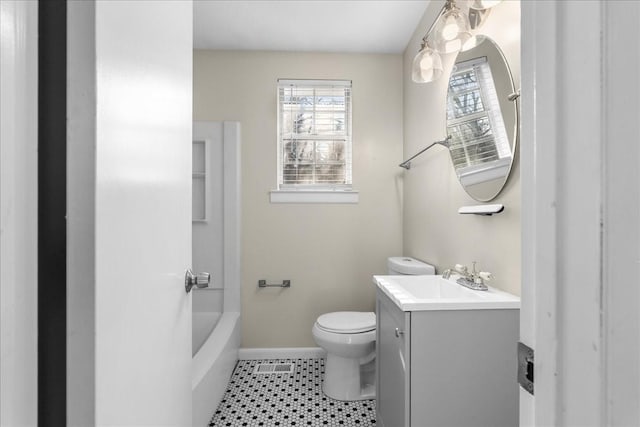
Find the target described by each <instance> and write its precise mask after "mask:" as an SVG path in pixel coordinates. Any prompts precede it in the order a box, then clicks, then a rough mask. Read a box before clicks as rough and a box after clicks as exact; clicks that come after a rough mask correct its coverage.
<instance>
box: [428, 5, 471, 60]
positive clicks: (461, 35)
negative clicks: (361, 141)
mask: <svg viewBox="0 0 640 427" xmlns="http://www.w3.org/2000/svg"><path fill="white" fill-rule="evenodd" d="M469 31H470V25H469V17H468V16H467V14H466V13H463V12H462V11H461V10H460V9H458V7H456V6H455V5H454V6H453V7H452V8H451V9H449V10H447V11H446V12H445V13H444V14H443V15H442V16H440V17H439V18H438V22H437V23H436V26H435V28H434V29H433V33H432V34H431V35H430V40H431V42H432V46H433V48H434V49H435V50H436V51H437V52H439V53H454V52H458V51H459V50H460V49H461V48H462V45H464V44H465V43H466V41H467V40H469V38H470V37H471V33H470V32H469Z"/></svg>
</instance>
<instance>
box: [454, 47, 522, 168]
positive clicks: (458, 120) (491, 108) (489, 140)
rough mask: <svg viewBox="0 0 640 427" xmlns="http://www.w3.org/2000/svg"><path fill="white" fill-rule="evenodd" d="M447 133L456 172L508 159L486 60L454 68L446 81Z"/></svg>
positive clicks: (504, 137) (508, 148) (505, 133)
mask: <svg viewBox="0 0 640 427" xmlns="http://www.w3.org/2000/svg"><path fill="white" fill-rule="evenodd" d="M447 130H448V133H449V135H451V136H452V139H451V143H450V146H449V149H450V152H451V158H452V160H453V164H454V167H455V168H456V169H457V170H458V168H467V167H473V166H475V165H480V164H483V163H487V162H499V161H501V159H506V158H509V159H510V157H511V148H510V147H509V141H508V139H507V132H506V129H505V126H504V121H503V120H502V112H501V111H500V102H499V100H498V95H497V93H496V88H495V85H494V82H493V76H492V75H491V68H490V67H489V64H488V63H487V59H486V57H481V58H476V59H472V60H470V61H467V62H464V63H460V64H456V68H455V69H454V71H453V72H452V74H451V79H450V80H449V94H448V99H447ZM459 172H460V171H459Z"/></svg>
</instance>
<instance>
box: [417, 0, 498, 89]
mask: <svg viewBox="0 0 640 427" xmlns="http://www.w3.org/2000/svg"><path fill="white" fill-rule="evenodd" d="M460 1H461V0H458V2H460ZM501 1H502V0H469V1H468V6H469V8H467V7H466V6H465V7H464V10H461V9H460V8H459V7H458V5H457V4H456V0H446V3H445V4H444V6H443V7H442V9H441V10H440V13H439V14H438V17H437V18H436V20H435V21H434V22H433V24H431V27H430V28H429V31H427V33H426V34H425V36H424V37H423V38H422V43H421V44H420V49H419V50H418V53H417V54H416V56H415V58H414V59H413V64H412V66H411V79H412V80H413V81H414V82H416V83H429V82H432V81H435V80H437V79H438V78H440V77H441V76H442V73H443V69H442V58H441V56H440V55H444V54H449V53H455V52H458V51H460V50H462V51H465V50H469V49H471V48H473V47H474V46H476V45H478V44H480V43H481V42H482V40H483V39H484V36H482V35H480V34H476V35H472V34H471V31H472V30H476V29H477V28H478V27H479V26H480V25H482V23H483V22H484V21H485V20H486V18H487V15H488V13H489V8H490V7H493V6H495V5H496V4H498V3H500V2H501Z"/></svg>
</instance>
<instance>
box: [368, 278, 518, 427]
mask: <svg viewBox="0 0 640 427" xmlns="http://www.w3.org/2000/svg"><path fill="white" fill-rule="evenodd" d="M376 314H377V330H376V338H377V344H376V369H377V370H376V375H377V378H376V393H377V394H376V396H377V397H376V411H377V425H378V426H381V427H404V426H406V427H409V426H413V427H513V426H517V425H518V383H517V357H516V356H517V355H516V351H517V341H518V330H519V310H518V309H481V310H472V309H470V310H459V309H457V310H446V309H444V310H440V309H436V310H422V311H405V310H402V309H401V308H400V307H398V305H396V304H395V303H394V302H393V301H392V300H391V299H390V298H389V297H388V296H387V295H386V294H385V293H384V292H382V291H381V290H380V289H379V288H378V289H377V298H376Z"/></svg>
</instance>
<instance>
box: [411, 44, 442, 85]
mask: <svg viewBox="0 0 640 427" xmlns="http://www.w3.org/2000/svg"><path fill="white" fill-rule="evenodd" d="M440 76H442V59H441V58H440V55H439V54H438V52H436V51H434V50H433V49H431V48H430V47H428V46H426V47H424V48H423V49H422V50H420V52H418V54H417V55H416V57H415V58H413V65H412V66H411V79H412V80H413V81H414V82H416V83H429V82H432V81H434V80H437V79H439V78H440Z"/></svg>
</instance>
